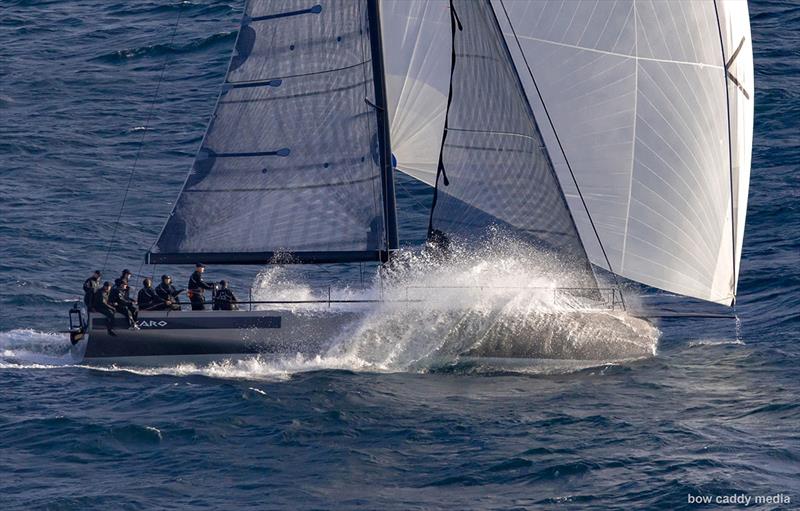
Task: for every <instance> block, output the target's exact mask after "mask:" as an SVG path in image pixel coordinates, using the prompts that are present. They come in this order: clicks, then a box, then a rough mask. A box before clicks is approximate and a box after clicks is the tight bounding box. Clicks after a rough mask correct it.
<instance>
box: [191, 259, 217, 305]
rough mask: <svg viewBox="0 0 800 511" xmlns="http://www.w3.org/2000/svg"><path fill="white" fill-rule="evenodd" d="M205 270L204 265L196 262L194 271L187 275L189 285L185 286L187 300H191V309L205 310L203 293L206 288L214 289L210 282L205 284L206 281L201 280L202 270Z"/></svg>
mask: <svg viewBox="0 0 800 511" xmlns="http://www.w3.org/2000/svg"><path fill="white" fill-rule="evenodd" d="M205 270H206V267H205V266H204V265H202V264H200V263H197V264H195V265H194V273H192V276H191V277H189V285H188V286H187V287H188V289H189V301H191V302H192V310H193V311H201V310H205V308H206V306H205V305H204V303H205V301H206V300H205V296H203V293H204V292H205V290H206V289H214V286H213V285H212V284H207V283H206V281H204V280H203V272H204V271H205Z"/></svg>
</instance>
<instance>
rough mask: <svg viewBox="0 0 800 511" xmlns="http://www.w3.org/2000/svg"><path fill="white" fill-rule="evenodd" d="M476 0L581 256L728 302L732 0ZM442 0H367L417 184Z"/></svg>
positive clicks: (737, 250) (398, 139) (741, 13)
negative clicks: (486, 5)
mask: <svg viewBox="0 0 800 511" xmlns="http://www.w3.org/2000/svg"><path fill="white" fill-rule="evenodd" d="M491 2H492V5H493V7H494V10H495V13H496V15H497V19H498V21H499V23H500V26H501V28H502V29H503V32H504V34H505V36H506V41H507V43H508V47H509V49H510V51H511V53H512V56H513V57H514V61H515V64H516V66H517V69H518V71H519V75H520V77H521V79H522V81H523V85H524V87H525V89H526V93H527V96H528V99H529V101H530V103H531V105H532V107H533V108H534V113H535V114H536V116H537V118H538V119H539V124H540V126H541V127H542V131H543V134H544V136H545V142H546V143H547V146H548V148H549V152H550V155H551V157H552V158H553V160H554V163H555V165H556V169H557V171H558V173H559V178H560V180H561V183H562V187H563V188H564V190H565V193H566V194H567V198H568V200H569V201H570V206H571V209H572V212H573V215H574V217H575V221H576V223H577V224H578V228H579V230H580V233H581V237H582V239H583V241H584V244H585V246H586V249H587V251H588V252H589V256H590V258H591V260H592V262H593V263H595V264H597V265H598V266H601V267H604V268H607V269H610V270H611V271H613V272H615V273H617V274H619V275H622V276H624V277H626V278H629V279H632V280H635V281H638V282H642V283H645V284H648V285H651V286H654V287H657V288H660V289H664V290H667V291H670V292H675V293H679V294H682V295H686V296H691V297H696V298H700V299H704V300H709V301H713V302H718V303H722V304H730V303H731V302H732V301H733V299H734V296H735V292H736V284H737V275H738V270H739V260H740V258H741V246H742V238H743V231H744V221H745V213H746V206H747V192H748V183H749V174H750V154H751V146H752V129H753V128H752V127H753V62H752V44H751V40H750V28H749V18H748V10H747V4H746V2H744V1H738V0H718V1H717V2H714V1H713V0H695V1H681V2H665V1H651V0H615V1H601V0H597V1H592V0H583V1H576V0H566V1H550V2H544V1H542V2H528V1H518V0H491ZM448 8H449V4H448V2H447V1H445V0H415V1H412V2H406V1H396V0H383V3H382V10H383V27H384V29H383V34H384V53H385V57H386V62H387V70H388V71H387V72H388V73H389V74H390V76H389V77H388V79H387V83H388V84H392V83H393V82H394V83H395V84H398V83H402V84H403V85H402V86H401V87H397V86H394V87H393V86H391V85H388V86H387V88H388V95H389V99H388V103H389V106H390V109H391V110H392V141H393V145H394V148H395V153H396V155H397V159H398V168H399V169H400V170H402V171H404V172H406V173H408V174H410V175H412V176H414V177H416V178H418V179H420V180H422V181H424V182H426V183H428V184H433V183H434V178H435V170H436V162H437V160H438V151H439V143H440V141H441V127H442V125H443V122H444V110H445V108H446V101H447V78H448V72H449V53H450V50H451V45H450V42H449V40H448V39H449V35H450V27H449V23H448V17H447V9H448ZM520 50H521V51H520ZM529 70H530V71H529ZM531 75H533V76H531ZM533 79H535V80H536V85H538V90H537V87H536V86H535V85H534V81H533ZM539 93H541V101H540V98H539ZM543 106H544V107H546V109H547V111H546V112H545V110H544V108H543ZM548 114H549V116H550V118H551V119H552V122H553V126H554V128H555V133H554V132H553V131H552V130H551V129H550V127H549V122H547V121H546V119H547V116H548ZM417 133H420V134H422V135H421V136H419V137H418V138H417V140H418V143H412V142H411V141H414V138H415V135H416V134H417ZM555 135H557V138H556V136H555ZM562 147H563V154H562V152H561V148H562ZM565 157H566V158H565ZM567 162H568V163H569V166H567ZM573 175H574V180H575V181H576V182H577V184H578V187H579V188H580V192H581V193H582V196H583V199H584V200H585V203H586V209H588V213H589V215H591V219H590V217H589V215H587V214H586V211H585V210H584V206H583V204H582V202H581V200H580V198H579V196H578V190H577V189H576V187H575V185H574V183H573ZM592 221H593V222H594V226H592V223H591V222H592ZM595 229H596V231H597V235H595V232H594V231H595ZM598 238H599V241H600V243H602V249H604V250H605V254H604V253H603V250H602V249H601V245H600V243H598V241H597V239H598ZM606 258H607V259H606Z"/></svg>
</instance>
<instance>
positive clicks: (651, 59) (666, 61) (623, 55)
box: [501, 2, 723, 69]
mask: <svg viewBox="0 0 800 511" xmlns="http://www.w3.org/2000/svg"><path fill="white" fill-rule="evenodd" d="M501 5H502V2H501ZM518 39H525V40H527V41H536V42H540V43H546V44H552V45H554V46H562V47H564V48H572V49H574V50H583V51H588V52H592V53H602V54H603V55H611V56H613V57H621V58H626V59H634V60H644V61H647V62H661V63H663V64H680V65H685V66H696V67H702V68H705V67H710V68H712V69H723V66H718V65H716V64H705V63H703V62H691V61H688V60H673V59H659V58H656V57H640V56H638V55H628V54H627V53H619V52H615V51H608V50H598V49H597V48H587V47H585V46H578V45H575V44H569V43H559V42H557V41H550V40H547V39H541V38H539V37H532V36H524V35H522V36H518Z"/></svg>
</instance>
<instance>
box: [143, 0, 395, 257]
mask: <svg viewBox="0 0 800 511" xmlns="http://www.w3.org/2000/svg"><path fill="white" fill-rule="evenodd" d="M379 32H380V31H379V24H378V13H377V0H369V1H368V0H360V1H357V0H326V1H325V2H320V3H315V2H313V1H305V0H281V1H267V0H251V1H249V2H247V5H246V8H245V14H244V18H243V21H242V25H241V28H240V31H239V35H238V38H237V41H236V48H235V53H234V56H233V58H232V59H231V63H230V66H229V69H228V72H227V75H226V79H225V84H224V86H223V89H222V93H221V94H220V97H219V100H218V102H217V106H216V109H215V111H214V114H213V116H212V120H211V122H210V123H209V126H208V128H207V131H206V134H205V137H204V139H203V143H202V146H201V148H200V151H199V153H198V155H197V157H196V159H195V162H194V166H193V168H192V171H191V173H190V174H189V177H188V179H187V180H186V182H185V184H184V186H183V190H182V191H181V194H180V196H179V198H178V200H177V202H176V204H175V207H174V209H173V211H172V213H171V215H170V217H169V219H168V221H167V223H166V225H165V227H164V229H163V230H162V232H161V235H160V237H159V239H158V241H157V242H156V244H155V245H154V247H153V248H152V249H151V251H150V253H149V254H148V260H149V262H151V263H185V262H192V261H198V260H200V261H204V262H213V263H266V262H269V261H270V260H271V259H273V258H274V257H276V256H282V257H280V260H281V261H284V262H287V261H289V262H336V261H365V260H381V259H384V258H385V256H386V252H387V251H388V250H390V249H393V248H396V246H397V238H396V227H395V220H394V216H393V215H394V204H393V202H392V201H393V200H394V191H393V189H392V175H391V167H390V165H391V163H390V159H389V158H390V152H389V150H388V147H389V140H388V122H387V120H386V118H385V117H386V115H385V99H384V97H385V96H384V92H383V87H384V86H383V70H382V67H381V65H382V62H381V58H380V56H381V51H380V37H379V35H380V34H379ZM375 55H378V57H377V58H373V57H374V56H375Z"/></svg>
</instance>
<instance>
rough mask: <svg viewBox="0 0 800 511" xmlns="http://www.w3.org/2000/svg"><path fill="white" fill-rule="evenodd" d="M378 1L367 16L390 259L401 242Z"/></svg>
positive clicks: (369, 3) (373, 0)
mask: <svg viewBox="0 0 800 511" xmlns="http://www.w3.org/2000/svg"><path fill="white" fill-rule="evenodd" d="M378 2H379V0H367V16H368V18H369V40H370V48H371V53H372V76H373V84H374V88H375V107H376V108H375V112H376V114H377V117H378V152H379V154H380V166H381V184H382V189H383V217H384V222H385V223H386V259H387V260H388V259H389V254H390V253H391V251H392V250H397V249H398V248H399V244H400V243H399V240H398V236H397V210H396V206H395V192H394V170H393V169H392V144H391V139H390V137H389V114H388V111H387V106H386V76H385V73H384V65H383V44H382V42H381V40H382V39H381V20H380V7H379V5H378Z"/></svg>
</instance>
